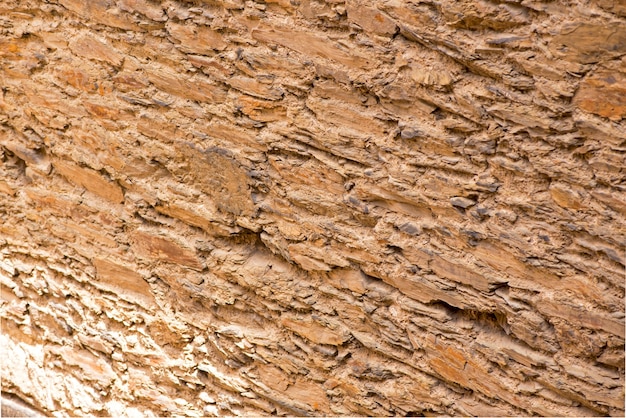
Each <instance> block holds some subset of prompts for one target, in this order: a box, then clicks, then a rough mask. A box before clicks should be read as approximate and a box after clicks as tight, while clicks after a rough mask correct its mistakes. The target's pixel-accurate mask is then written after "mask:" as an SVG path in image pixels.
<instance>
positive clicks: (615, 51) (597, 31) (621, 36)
mask: <svg viewBox="0 0 626 418" xmlns="http://www.w3.org/2000/svg"><path fill="white" fill-rule="evenodd" d="M625 45H626V25H624V24H623V23H613V24H594V23H588V22H583V23H577V24H571V25H569V26H566V27H565V28H563V29H562V30H561V32H560V33H559V34H558V35H557V36H555V37H554V39H552V41H551V42H550V49H551V50H552V51H553V53H554V54H557V55H559V56H563V57H564V58H565V59H567V60H568V61H573V62H579V63H582V64H589V63H594V62H599V61H606V60H608V59H610V58H613V57H615V56H618V55H620V54H623V53H624V52H625V51H626V46H625Z"/></svg>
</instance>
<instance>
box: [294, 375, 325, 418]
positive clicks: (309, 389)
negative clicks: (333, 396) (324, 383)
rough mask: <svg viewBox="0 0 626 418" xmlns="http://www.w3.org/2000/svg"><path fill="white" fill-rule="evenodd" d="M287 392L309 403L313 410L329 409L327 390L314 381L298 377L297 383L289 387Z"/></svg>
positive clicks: (298, 399)
mask: <svg viewBox="0 0 626 418" xmlns="http://www.w3.org/2000/svg"><path fill="white" fill-rule="evenodd" d="M285 393H286V394H287V395H288V396H289V398H291V399H293V400H295V401H298V402H302V403H304V404H306V405H308V406H309V408H310V409H312V410H313V411H320V412H328V411H329V409H328V406H329V404H328V397H327V396H326V391H325V390H324V389H322V388H321V387H320V386H319V385H318V384H316V383H314V382H309V381H307V380H304V379H298V380H297V381H296V383H294V384H293V385H290V386H289V387H288V388H287V390H286V391H285Z"/></svg>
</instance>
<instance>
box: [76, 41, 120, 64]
mask: <svg viewBox="0 0 626 418" xmlns="http://www.w3.org/2000/svg"><path fill="white" fill-rule="evenodd" d="M69 47H70V49H71V50H72V52H73V53H75V54H76V55H78V56H81V57H84V58H89V59H95V60H98V61H104V62H108V63H109V64H111V65H114V66H120V65H121V64H122V60H123V59H124V57H123V56H122V55H121V54H120V53H119V52H118V51H116V50H115V49H114V48H113V47H111V46H110V45H108V44H107V43H104V42H102V41H100V40H99V39H96V38H94V37H93V36H91V35H87V34H85V35H82V36H80V37H78V38H75V39H72V40H71V41H70V44H69Z"/></svg>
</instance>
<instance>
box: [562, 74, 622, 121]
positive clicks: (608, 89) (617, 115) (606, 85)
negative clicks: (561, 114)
mask: <svg viewBox="0 0 626 418" xmlns="http://www.w3.org/2000/svg"><path fill="white" fill-rule="evenodd" d="M625 97H626V73H625V72H624V71H619V70H616V69H605V70H600V71H597V72H594V73H593V74H591V76H590V77H587V78H585V80H584V81H583V82H582V83H581V86H580V88H579V90H578V91H577V92H576V96H574V103H575V104H576V105H577V106H578V107H580V108H581V109H582V110H584V111H586V112H590V113H594V114H596V115H600V116H603V117H605V118H609V119H611V120H614V121H620V120H622V119H625V118H626V99H625Z"/></svg>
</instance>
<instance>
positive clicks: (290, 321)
mask: <svg viewBox="0 0 626 418" xmlns="http://www.w3.org/2000/svg"><path fill="white" fill-rule="evenodd" d="M281 323H282V324H283V325H284V326H286V327H287V328H289V329H291V330H292V331H294V332H295V333H297V334H300V335H301V336H303V337H305V338H307V339H309V340H311V341H313V342H314V343H316V344H328V345H341V344H343V343H344V342H345V341H346V340H347V339H348V338H349V337H350V334H349V333H348V332H347V331H346V330H342V329H331V328H329V327H327V326H324V325H321V324H320V323H318V322H316V321H314V320H312V319H308V318H307V319H297V318H283V319H282V320H281Z"/></svg>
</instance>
